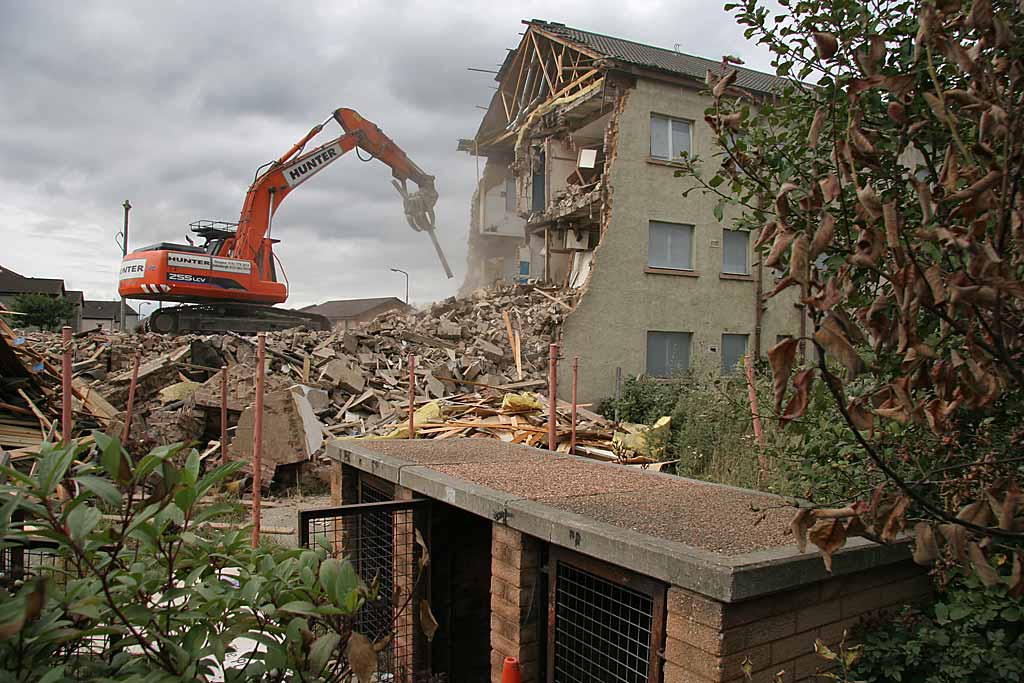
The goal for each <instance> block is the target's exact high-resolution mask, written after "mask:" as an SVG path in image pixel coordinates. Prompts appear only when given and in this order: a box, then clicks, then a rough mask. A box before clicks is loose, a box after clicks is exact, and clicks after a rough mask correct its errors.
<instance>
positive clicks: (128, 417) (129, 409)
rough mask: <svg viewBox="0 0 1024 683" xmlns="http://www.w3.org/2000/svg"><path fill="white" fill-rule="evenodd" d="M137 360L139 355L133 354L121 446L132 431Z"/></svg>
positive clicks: (137, 369) (137, 382) (137, 378)
mask: <svg viewBox="0 0 1024 683" xmlns="http://www.w3.org/2000/svg"><path fill="white" fill-rule="evenodd" d="M139 360H140V354H139V352H138V351H136V352H135V357H134V358H133V359H132V381H131V383H129V384H128V405H126V406H125V409H124V431H123V432H121V445H122V446H123V445H124V442H125V441H127V440H128V433H129V432H130V431H131V429H132V413H134V412H135V389H136V388H137V387H138V386H139Z"/></svg>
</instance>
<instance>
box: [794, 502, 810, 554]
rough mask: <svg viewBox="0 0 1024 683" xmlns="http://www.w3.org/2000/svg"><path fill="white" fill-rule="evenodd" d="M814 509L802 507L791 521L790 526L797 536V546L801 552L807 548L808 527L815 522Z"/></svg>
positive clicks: (795, 536)
mask: <svg viewBox="0 0 1024 683" xmlns="http://www.w3.org/2000/svg"><path fill="white" fill-rule="evenodd" d="M814 521H815V520H814V511H813V510H812V509H811V508H801V509H800V510H798V511H797V513H796V515H794V517H793V521H791V522H790V523H789V528H790V530H791V531H792V532H793V537H794V538H796V547H797V550H799V551H800V552H804V551H805V550H807V529H808V528H810V527H811V526H812V525H813V524H814Z"/></svg>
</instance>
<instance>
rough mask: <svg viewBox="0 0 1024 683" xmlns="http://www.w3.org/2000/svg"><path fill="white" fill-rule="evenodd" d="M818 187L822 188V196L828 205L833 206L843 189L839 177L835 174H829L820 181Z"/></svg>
mask: <svg viewBox="0 0 1024 683" xmlns="http://www.w3.org/2000/svg"><path fill="white" fill-rule="evenodd" d="M818 185H819V186H820V187H821V195H822V197H823V198H824V201H825V203H826V204H831V203H832V202H834V201H835V200H836V197H838V196H839V192H840V191H841V190H842V188H841V187H840V185H839V176H837V175H836V174H835V173H829V174H828V175H827V176H825V177H824V178H822V179H821V180H819V181H818Z"/></svg>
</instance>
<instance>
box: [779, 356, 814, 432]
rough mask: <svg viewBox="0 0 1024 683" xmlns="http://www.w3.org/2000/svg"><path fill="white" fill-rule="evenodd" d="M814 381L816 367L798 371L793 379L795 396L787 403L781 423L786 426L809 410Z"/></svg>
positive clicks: (780, 419)
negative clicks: (808, 404) (808, 405)
mask: <svg viewBox="0 0 1024 683" xmlns="http://www.w3.org/2000/svg"><path fill="white" fill-rule="evenodd" d="M813 383H814V368H808V369H806V370H801V371H800V372H798V373H796V377H795V378H794V379H793V397H792V398H790V399H789V403H787V404H786V410H784V411H783V413H782V417H780V418H779V424H780V425H782V426H783V427H785V426H786V425H787V424H789V423H790V422H792V421H793V420H796V419H799V418H800V417H802V416H803V414H804V411H806V410H807V403H808V401H809V400H810V390H811V385H812V384H813Z"/></svg>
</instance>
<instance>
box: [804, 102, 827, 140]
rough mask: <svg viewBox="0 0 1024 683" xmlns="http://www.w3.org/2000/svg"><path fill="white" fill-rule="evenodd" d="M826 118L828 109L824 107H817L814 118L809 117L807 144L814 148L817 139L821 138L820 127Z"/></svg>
mask: <svg viewBox="0 0 1024 683" xmlns="http://www.w3.org/2000/svg"><path fill="white" fill-rule="evenodd" d="M827 118H828V110H827V109H825V108H824V107H818V109H817V111H815V112H814V118H813V119H811V129H810V131H809V132H808V133H807V146H808V147H809V148H811V149H814V148H815V147H817V146H818V141H819V140H820V139H821V129H822V128H823V127H824V126H825V120H826V119H827Z"/></svg>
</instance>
